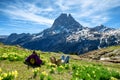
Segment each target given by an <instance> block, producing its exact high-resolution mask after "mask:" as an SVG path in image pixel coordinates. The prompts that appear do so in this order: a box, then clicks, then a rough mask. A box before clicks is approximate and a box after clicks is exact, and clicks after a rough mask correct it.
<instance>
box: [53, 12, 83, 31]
mask: <svg viewBox="0 0 120 80" xmlns="http://www.w3.org/2000/svg"><path fill="white" fill-rule="evenodd" d="M52 28H53V29H59V28H67V29H75V28H80V29H82V25H80V24H79V23H78V22H77V21H76V20H75V19H74V18H73V17H72V15H71V14H66V13H62V14H61V15H60V16H59V17H58V18H56V19H55V21H54V23H53V25H52Z"/></svg>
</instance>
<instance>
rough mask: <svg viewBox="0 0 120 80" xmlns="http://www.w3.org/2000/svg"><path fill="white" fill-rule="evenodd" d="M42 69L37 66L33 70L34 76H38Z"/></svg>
mask: <svg viewBox="0 0 120 80" xmlns="http://www.w3.org/2000/svg"><path fill="white" fill-rule="evenodd" d="M39 71H40V68H35V69H33V70H32V72H33V73H34V76H33V77H34V78H35V77H36V76H37V74H38V72H39Z"/></svg>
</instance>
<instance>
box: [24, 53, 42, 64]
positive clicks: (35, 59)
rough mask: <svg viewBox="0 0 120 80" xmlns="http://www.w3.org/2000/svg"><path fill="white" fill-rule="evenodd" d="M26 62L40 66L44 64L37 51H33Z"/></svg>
mask: <svg viewBox="0 0 120 80" xmlns="http://www.w3.org/2000/svg"><path fill="white" fill-rule="evenodd" d="M25 62H26V63H28V64H29V65H33V66H40V65H41V64H42V60H41V59H40V58H39V56H38V55H37V53H36V52H35V51H33V53H32V54H31V55H30V56H28V57H27V58H26V60H25Z"/></svg>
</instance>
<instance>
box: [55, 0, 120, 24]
mask: <svg viewBox="0 0 120 80" xmlns="http://www.w3.org/2000/svg"><path fill="white" fill-rule="evenodd" d="M56 2H57V3H58V4H57V5H59V8H60V9H61V10H62V11H63V12H68V13H72V15H73V17H74V16H75V18H76V19H77V20H79V22H83V23H84V24H83V25H86V26H95V25H99V24H104V23H106V22H108V21H109V20H110V19H111V16H109V10H110V9H112V8H115V7H118V6H120V4H119V3H120V0H58V1H56ZM83 19H88V21H89V24H88V23H87V22H85V21H81V20H83ZM90 24H91V25H90Z"/></svg>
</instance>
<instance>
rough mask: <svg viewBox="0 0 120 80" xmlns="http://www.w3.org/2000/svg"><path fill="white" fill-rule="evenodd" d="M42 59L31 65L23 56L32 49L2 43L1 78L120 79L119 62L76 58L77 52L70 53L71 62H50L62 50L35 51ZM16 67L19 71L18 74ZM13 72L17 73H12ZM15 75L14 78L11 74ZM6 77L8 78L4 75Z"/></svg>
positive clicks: (47, 79) (0, 49) (15, 79)
mask: <svg viewBox="0 0 120 80" xmlns="http://www.w3.org/2000/svg"><path fill="white" fill-rule="evenodd" d="M36 52H37V53H38V55H40V58H41V59H42V60H43V65H41V67H37V68H34V67H31V66H29V67H28V66H27V65H26V64H24V60H25V59H26V57H27V56H29V55H30V54H31V53H32V51H31V50H27V49H23V48H21V47H19V46H8V45H3V44H0V79H1V78H4V79H5V78H6V77H9V80H80V79H83V80H93V79H95V80H113V79H120V73H119V72H120V64H113V63H108V64H103V63H101V62H99V63H98V62H95V61H92V62H91V61H85V60H77V58H79V57H78V56H77V55H69V56H70V62H69V64H63V65H60V66H57V65H55V64H51V62H50V59H49V58H50V56H55V57H56V58H57V59H59V58H60V56H61V55H65V54H63V53H53V52H41V51H36ZM14 71H15V72H16V73H17V74H15V73H14ZM104 73H105V74H104ZM12 74H14V75H12ZM9 75H12V76H13V77H12V79H10V78H11V76H9ZM42 78H44V79H42ZM4 79H3V80H4ZM5 80H7V79H5Z"/></svg>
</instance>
